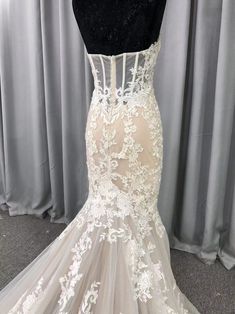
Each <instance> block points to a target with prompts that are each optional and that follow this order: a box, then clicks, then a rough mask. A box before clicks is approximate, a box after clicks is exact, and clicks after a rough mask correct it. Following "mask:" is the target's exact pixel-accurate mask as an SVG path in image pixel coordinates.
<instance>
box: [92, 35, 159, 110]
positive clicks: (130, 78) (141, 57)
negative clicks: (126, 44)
mask: <svg viewBox="0 0 235 314" xmlns="http://www.w3.org/2000/svg"><path fill="white" fill-rule="evenodd" d="M159 51H160V37H159V39H158V40H157V41H155V42H154V43H152V44H151V45H150V46H149V48H147V49H145V50H141V51H136V52H124V53H121V54H118V55H102V54H88V58H89V62H90V65H91V69H92V74H93V77H94V86H95V88H94V90H93V94H92V100H91V104H94V103H95V104H101V105H102V106H103V107H104V109H105V111H107V112H108V111H109V109H113V108H114V107H117V106H118V107H119V106H120V105H123V104H126V103H127V102H128V104H129V105H130V103H131V102H132V103H133V104H135V103H136V102H142V101H144V100H145V99H146V97H147V96H148V95H149V93H150V92H151V91H152V90H153V75H154V67H155V63H156V59H157V55H158V52H159Z"/></svg>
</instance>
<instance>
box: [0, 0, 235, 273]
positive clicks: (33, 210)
mask: <svg viewBox="0 0 235 314" xmlns="http://www.w3.org/2000/svg"><path fill="white" fill-rule="evenodd" d="M234 16H235V2H234V1H230V0H207V1H204V0H191V1H189V0H180V1H175V0H168V1H167V6H166V10H165V14H164V19H163V24H162V28H161V51H160V54H159V56H158V60H157V65H156V73H155V78H154V84H155V93H156V98H157V100H158V103H159V108H160V112H161V117H162V124H163V137H164V138H163V143H164V160H163V172H162V182H161V188H160V194H159V200H158V209H159V211H160V214H161V217H162V220H163V223H164V225H165V226H166V229H167V232H168V234H169V240H170V244H171V248H175V249H179V250H183V251H187V252H191V253H194V254H195V255H196V256H197V257H198V258H199V259H200V260H202V261H203V262H204V263H207V264H211V263H214V262H215V259H216V258H219V259H220V261H221V263H222V264H223V265H224V266H225V267H226V268H227V269H232V268H233V267H234V266H235V191H234V189H235V183H234V181H235V141H234V138H235V137H234V135H235V90H234V86H235V33H234V29H235V19H234ZM140 27H141V25H140ZM93 87H94V85H93V78H92V74H91V69H90V65H89V62H88V58H87V56H86V48H85V46H84V43H83V40H82V37H81V34H80V31H79V29H78V26H77V23H76V20H75V18H74V15H73V12H72V3H71V1H62V0H58V1H48V0H21V1H17V0H0V206H1V208H3V209H8V210H9V213H10V215H12V216H13V215H21V214H33V215H37V216H39V217H43V216H44V215H45V214H46V213H48V214H49V215H50V217H51V222H55V223H69V222H70V221H71V220H72V219H73V218H74V217H75V215H76V214H77V213H78V212H79V210H80V209H81V207H82V206H83V204H84V202H85V200H86V198H87V195H88V178H87V165H86V149H85V137H84V136H85V127H86V118H87V113H88V110H89V105H90V99H91V94H92V90H93Z"/></svg>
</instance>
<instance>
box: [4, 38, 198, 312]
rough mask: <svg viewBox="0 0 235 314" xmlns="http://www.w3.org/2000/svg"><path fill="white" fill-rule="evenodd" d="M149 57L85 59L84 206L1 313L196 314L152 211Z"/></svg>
mask: <svg viewBox="0 0 235 314" xmlns="http://www.w3.org/2000/svg"><path fill="white" fill-rule="evenodd" d="M159 51H160V37H159V38H158V40H157V41H155V42H154V43H152V44H151V45H150V46H149V48H147V49H145V50H142V51H136V52H124V53H121V54H118V55H102V54H89V53H88V54H87V55H88V59H89V62H90V65H91V69H92V74H93V76H94V84H95V88H94V90H93V94H92V99H91V104H90V109H89V112H88V117H87V124H86V132H85V139H86V153H87V167H88V178H89V194H88V198H87V200H86V202H85V204H84V206H83V207H82V209H81V210H80V211H79V213H78V214H77V216H76V217H75V218H74V219H73V221H72V222H71V223H70V224H69V225H68V226H67V227H66V228H65V229H64V231H63V232H62V233H61V234H60V235H59V236H58V237H57V238H56V239H55V240H54V241H53V242H52V243H51V244H50V245H49V246H48V247H47V248H46V249H44V251H43V252H42V253H41V254H40V255H39V256H38V257H37V258H36V259H35V260H34V261H33V262H31V263H30V264H29V265H28V266H27V267H26V268H25V269H24V270H23V271H22V272H21V273H19V274H18V276H16V277H15V278H14V279H13V280H12V281H11V282H10V283H9V284H8V285H7V286H6V287H5V288H4V289H3V290H2V292H1V293H0V311H1V314H6V313H8V314H13V313H14V314H15V313H17V314H21V313H23V314H26V313H30V314H31V313H46V314H53V313H59V314H74V313H76V314H88V313H90V314H91V313H93V314H138V313H140V314H147V313H148V314H166V313H170V314H186V313H187V314H196V313H199V312H198V310H197V309H196V308H195V307H194V305H193V304H192V303H191V302H190V301H189V300H188V299H187V298H186V296H185V295H184V294H183V293H182V292H181V291H180V289H179V288H178V286H177V284H176V281H175V279H174V276H173V273H172V269H171V264H170V248H169V242H168V236H167V233H166V229H165V227H164V225H163V224H162V220H161V218H160V215H159V213H158V210H157V207H156V206H157V200H158V193H159V187H160V182H161V171H162V160H163V134H162V124H161V117H160V111H159V108H158V103H157V100H156V98H155V94H154V89H153V76H154V69H155V63H156V59H157V56H158V53H159Z"/></svg>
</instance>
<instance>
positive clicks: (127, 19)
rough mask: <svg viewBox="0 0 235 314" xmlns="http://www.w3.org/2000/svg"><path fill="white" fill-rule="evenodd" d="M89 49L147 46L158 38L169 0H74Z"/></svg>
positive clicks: (112, 52) (124, 49)
mask: <svg viewBox="0 0 235 314" xmlns="http://www.w3.org/2000/svg"><path fill="white" fill-rule="evenodd" d="M72 6H73V12H74V15H75V18H76V21H77V24H78V27H79V29H80V33H81V36H82V38H83V41H84V43H85V46H86V49H87V52H88V53H94V54H96V53H100V54H105V55H117V54H120V53H122V52H135V51H140V50H144V49H147V48H148V47H149V46H150V45H151V44H152V43H153V42H154V41H156V40H157V39H158V36H159V33H160V28H161V24H162V19H163V14H164V10H165V6H166V0H72Z"/></svg>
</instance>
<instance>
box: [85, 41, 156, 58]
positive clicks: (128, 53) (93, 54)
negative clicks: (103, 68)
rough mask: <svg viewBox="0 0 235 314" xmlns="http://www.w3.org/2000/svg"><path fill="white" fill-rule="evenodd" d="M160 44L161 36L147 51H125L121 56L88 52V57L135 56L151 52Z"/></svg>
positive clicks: (119, 55)
mask: <svg viewBox="0 0 235 314" xmlns="http://www.w3.org/2000/svg"><path fill="white" fill-rule="evenodd" d="M159 43H160V36H158V39H157V40H155V41H154V42H153V43H151V44H150V46H149V47H148V48H146V49H143V50H139V51H124V52H121V53H119V54H116V55H106V54H102V53H88V52H87V55H88V56H91V57H92V56H93V57H95V56H101V57H106V58H114V57H115V58H116V57H121V56H124V55H133V54H137V53H144V52H146V51H147V50H150V49H151V48H152V47H155V46H158V44H159Z"/></svg>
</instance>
